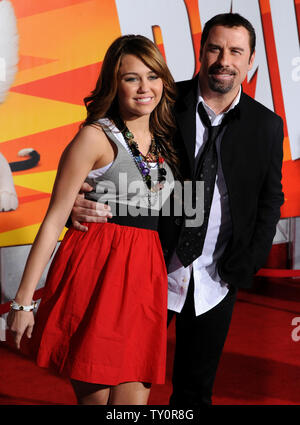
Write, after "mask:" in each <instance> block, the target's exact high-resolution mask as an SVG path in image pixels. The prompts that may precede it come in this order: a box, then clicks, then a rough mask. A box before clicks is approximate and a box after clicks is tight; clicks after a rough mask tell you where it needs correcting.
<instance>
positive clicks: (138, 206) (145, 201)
mask: <svg viewBox="0 0 300 425" xmlns="http://www.w3.org/2000/svg"><path fill="white" fill-rule="evenodd" d="M98 122H99V124H100V125H101V127H102V129H103V131H104V132H105V134H106V136H107V137H108V138H109V140H110V141H111V142H113V143H114V144H115V146H116V151H117V153H116V157H115V159H114V161H113V162H112V164H111V165H110V166H109V167H108V168H107V167H104V169H105V171H104V172H103V173H102V172H101V173H99V174H98V175H97V170H92V171H91V172H90V173H89V174H88V176H87V178H86V180H85V181H86V182H87V183H89V184H90V185H91V186H92V187H93V190H92V191H91V192H88V193H86V195H85V197H86V199H89V200H93V201H95V202H100V203H103V204H108V205H110V207H111V210H112V214H113V219H111V220H109V221H111V222H115V223H118V224H123V225H130V226H136V227H143V228H149V229H156V228H157V223H158V216H159V211H160V209H161V208H162V206H163V205H164V204H166V203H168V202H170V194H171V192H172V190H173V187H174V178H173V174H172V171H171V169H170V167H169V166H168V165H167V164H166V162H164V164H163V166H164V168H166V171H167V174H166V182H165V184H164V187H163V189H161V190H160V191H158V192H152V191H150V190H149V189H148V187H147V186H146V184H145V182H144V180H143V178H142V176H141V173H140V171H139V169H138V166H137V164H136V162H135V160H134V158H133V156H132V153H131V151H130V149H129V148H128V146H127V144H126V142H125V140H124V137H123V135H122V133H121V132H120V131H119V130H118V129H117V128H116V126H115V125H114V124H113V123H112V122H111V121H110V120H109V119H106V118H104V119H100V120H99V121H98ZM150 173H151V179H152V181H153V182H157V180H158V168H157V166H156V167H153V168H151V170H150Z"/></svg>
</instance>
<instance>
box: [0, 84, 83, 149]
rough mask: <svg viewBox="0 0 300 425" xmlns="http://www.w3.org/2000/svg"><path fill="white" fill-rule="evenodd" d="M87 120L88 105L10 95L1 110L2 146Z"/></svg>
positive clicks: (0, 140) (18, 94)
mask: <svg viewBox="0 0 300 425" xmlns="http://www.w3.org/2000/svg"><path fill="white" fill-rule="evenodd" d="M85 117H86V109H85V107H84V106H80V105H74V104H70V103H66V102H59V101H56V100H51V99H44V98H41V97H36V96H29V95H26V94H21V93H14V92H10V93H9V96H8V97H7V99H6V101H5V103H4V104H2V105H1V109H0V121H1V138H0V143H1V142H5V141H7V140H13V139H17V138H19V137H24V136H28V135H30V134H35V133H39V132H42V131H46V130H50V129H52V128H57V127H61V126H64V125H68V124H72V123H75V122H79V121H82V120H83V119H84V118H85ZM29 147H30V146H29Z"/></svg>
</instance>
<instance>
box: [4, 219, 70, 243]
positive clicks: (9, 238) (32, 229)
mask: <svg viewBox="0 0 300 425" xmlns="http://www.w3.org/2000/svg"><path fill="white" fill-rule="evenodd" d="M39 228H40V223H37V224H32V225H30V226H25V227H22V229H21V230H22V231H20V229H15V230H10V231H8V232H3V233H0V246H13V245H27V244H31V243H32V242H33V239H34V237H35V235H36V234H37V232H38V230H39ZM66 231H67V229H66V228H64V230H63V231H62V233H61V235H60V237H59V240H61V239H62V238H63V236H64V234H65V233H66Z"/></svg>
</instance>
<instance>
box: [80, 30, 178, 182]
mask: <svg viewBox="0 0 300 425" xmlns="http://www.w3.org/2000/svg"><path fill="white" fill-rule="evenodd" d="M124 55H134V56H136V57H137V58H139V59H140V60H141V61H142V62H143V63H144V64H145V65H146V66H147V67H148V68H150V69H151V70H152V71H153V72H155V73H156V75H157V76H158V77H160V78H161V79H162V82H163V94H162V98H161V100H160V102H159V104H158V105H157V107H156V108H155V109H154V110H153V111H152V113H151V115H150V122H149V127H150V131H151V133H152V134H153V135H154V137H155V138H156V140H159V146H160V149H161V151H162V154H163V156H164V158H165V160H166V162H167V163H168V165H169V166H170V167H171V169H172V171H173V172H174V174H175V175H178V168H179V160H178V157H177V155H176V152H175V149H174V147H173V144H172V137H173V135H174V131H175V122H174V118H173V113H172V109H173V105H174V102H175V96H176V88H175V87H176V86H175V82H174V79H173V77H172V75H171V73H170V71H169V69H168V67H167V65H166V63H165V61H164V58H163V57H162V55H161V53H160V51H159V50H158V48H157V47H156V45H155V44H154V43H153V42H152V41H151V40H149V39H148V38H146V37H144V36H142V35H124V36H122V37H119V38H117V39H116V40H115V41H114V42H113V43H112V44H111V46H110V47H109V48H108V50H107V52H106V55H105V57H104V60H103V63H102V68H101V72H100V75H99V78H98V81H97V84H96V87H95V89H94V90H93V91H92V93H91V95H90V96H88V97H86V98H85V99H84V103H85V106H86V109H87V118H86V120H85V121H84V122H83V123H82V126H86V125H91V124H92V125H95V124H97V121H98V120H99V119H100V118H110V119H111V120H113V121H114V120H117V119H118V118H119V107H118V99H117V90H118V71H119V69H120V66H121V61H122V58H123V56H124Z"/></svg>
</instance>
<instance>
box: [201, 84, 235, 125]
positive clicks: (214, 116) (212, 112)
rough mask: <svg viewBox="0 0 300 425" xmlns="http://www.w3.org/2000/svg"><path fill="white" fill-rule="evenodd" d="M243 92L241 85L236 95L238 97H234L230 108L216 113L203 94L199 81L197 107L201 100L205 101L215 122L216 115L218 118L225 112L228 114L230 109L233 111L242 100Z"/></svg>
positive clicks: (205, 105) (209, 114)
mask: <svg viewBox="0 0 300 425" xmlns="http://www.w3.org/2000/svg"><path fill="white" fill-rule="evenodd" d="M241 94H242V87H241V86H240V89H239V92H238V94H237V95H236V97H235V98H234V100H233V102H232V103H231V105H230V106H229V108H228V109H227V111H225V112H222V113H221V114H218V115H217V114H216V113H215V112H214V111H213V110H212V109H211V108H210V107H209V106H208V105H207V103H205V101H204V99H203V97H202V95H201V89H200V84H199V83H198V96H197V98H198V101H197V108H198V105H199V103H200V102H202V103H203V106H204V108H205V110H206V112H207V114H208V116H209V118H210V120H211V121H212V122H213V121H214V120H215V118H216V117H218V118H222V117H223V116H224V115H225V114H227V113H228V112H229V111H231V110H232V109H233V108H234V107H235V106H236V105H237V104H238V103H239V101H240V98H241Z"/></svg>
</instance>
